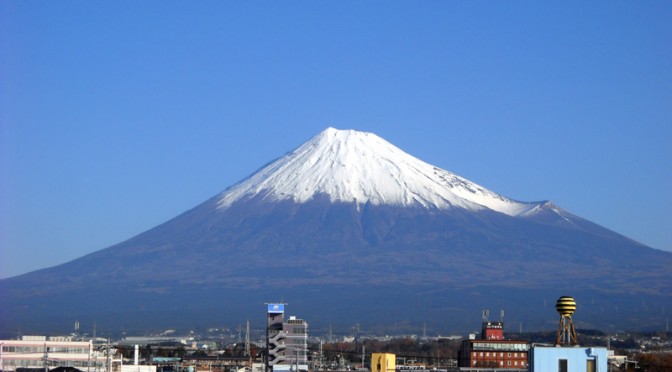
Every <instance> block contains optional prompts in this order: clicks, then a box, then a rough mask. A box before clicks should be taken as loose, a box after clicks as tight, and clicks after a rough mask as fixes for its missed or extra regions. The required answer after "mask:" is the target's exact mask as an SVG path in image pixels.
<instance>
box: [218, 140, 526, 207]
mask: <svg viewBox="0 0 672 372" xmlns="http://www.w3.org/2000/svg"><path fill="white" fill-rule="evenodd" d="M318 196H319V197H324V196H326V197H328V198H329V199H330V200H331V201H332V202H344V203H356V204H357V205H362V204H366V203H371V204H374V205H382V204H385V205H396V206H413V207H423V208H428V209H448V208H453V207H458V208H464V209H468V210H473V211H476V210H483V209H486V208H487V209H491V210H494V211H497V212H501V213H505V214H507V215H510V216H519V215H524V214H525V213H527V212H529V211H531V210H532V209H534V208H535V207H536V206H538V205H539V203H522V202H517V201H514V200H511V199H508V198H506V197H503V196H501V195H498V194H496V193H494V192H492V191H490V190H488V189H486V188H484V187H481V186H479V185H477V184H475V183H473V182H471V181H468V180H466V179H464V178H462V177H459V176H457V175H455V174H453V173H451V172H448V171H446V170H443V169H440V168H438V167H435V166H433V165H431V164H428V163H425V162H423V161H421V160H419V159H417V158H415V157H413V156H411V155H409V154H407V153H405V152H404V151H402V150H401V149H399V148H397V147H396V146H394V145H392V144H390V143H389V142H387V141H385V140H384V139H382V138H381V137H379V136H377V135H375V134H373V133H367V132H360V131H355V130H338V129H334V128H327V129H326V130H324V131H322V132H321V133H319V134H318V135H317V136H315V137H313V138H312V139H310V140H309V141H307V142H306V143H304V144H303V145H301V146H299V147H298V148H297V149H295V150H294V151H292V152H290V153H288V154H287V155H285V156H283V157H281V158H279V159H277V160H275V161H274V162H272V163H270V164H268V165H267V166H265V167H264V168H262V169H261V170H259V171H258V172H256V173H254V174H252V175H251V176H249V177H248V178H246V179H244V180H243V181H241V182H239V183H237V184H236V185H234V186H232V187H230V188H228V189H227V190H225V191H224V192H223V193H222V194H221V195H220V196H219V200H218V207H219V208H220V209H225V208H228V207H229V206H230V205H231V204H233V203H234V202H236V201H238V200H241V199H248V198H254V197H261V198H262V200H266V201H279V200H287V199H291V200H293V201H295V202H298V203H303V202H307V201H309V200H311V199H313V198H316V197H318Z"/></svg>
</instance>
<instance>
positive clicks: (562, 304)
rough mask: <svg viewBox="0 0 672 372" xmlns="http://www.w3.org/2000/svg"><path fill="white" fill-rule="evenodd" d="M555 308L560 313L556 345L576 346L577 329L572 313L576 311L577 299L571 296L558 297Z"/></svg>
mask: <svg viewBox="0 0 672 372" xmlns="http://www.w3.org/2000/svg"><path fill="white" fill-rule="evenodd" d="M555 309H556V310H557V311H558V313H560V324H559V325H558V334H557V336H556V338H555V345H556V346H576V345H577V344H578V342H577V339H576V330H575V329H574V322H573V321H572V314H574V311H576V301H575V300H574V298H572V297H569V296H562V297H560V298H558V301H557V302H556V303H555Z"/></svg>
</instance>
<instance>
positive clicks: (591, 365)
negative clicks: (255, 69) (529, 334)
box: [530, 346, 608, 372]
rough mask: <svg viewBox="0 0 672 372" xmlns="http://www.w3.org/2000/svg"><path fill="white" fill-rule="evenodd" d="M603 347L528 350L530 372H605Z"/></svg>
mask: <svg viewBox="0 0 672 372" xmlns="http://www.w3.org/2000/svg"><path fill="white" fill-rule="evenodd" d="M607 354H608V353H607V349H606V348H604V347H557V346H556V347H550V346H546V347H541V346H535V347H532V349H531V350H530V372H605V371H607V357H608V355H607Z"/></svg>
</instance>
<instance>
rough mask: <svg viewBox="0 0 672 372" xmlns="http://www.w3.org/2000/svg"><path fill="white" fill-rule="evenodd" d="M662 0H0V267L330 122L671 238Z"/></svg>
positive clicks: (71, 246) (638, 235) (175, 197)
mask: <svg viewBox="0 0 672 372" xmlns="http://www.w3.org/2000/svg"><path fill="white" fill-rule="evenodd" d="M671 19H672V2H670V1H645V2H633V1H627V2H625V1H623V2H615V1H605V2H602V1H596V2H584V1H580V2H555V3H547V2H543V3H542V2H523V1H520V2H508V1H507V2H503V1H498V2H493V1H488V2H478V1H476V2H452V1H392V2H375V1H374V2H364V1H301V2H299V1H287V2H276V1H273V2H256V1H252V2H250V1H240V2H223V1H212V2H210V1H197V2H191V1H181V2H170V1H119V2H117V1H115V2H102V1H11V0H6V1H2V2H0V277H9V276H14V275H18V274H22V273H25V272H29V271H32V270H36V269H40V268H44V267H48V266H53V265H56V264H60V263H64V262H66V261H69V260H72V259H75V258H77V257H80V256H82V255H84V254H86V253H90V252H93V251H96V250H99V249H102V248H105V247H108V246H110V245H112V244H115V243H118V242H121V241H123V240H126V239H128V238H131V237H132V236H134V235H136V234H138V233H140V232H142V231H145V230H147V229H149V228H152V227H154V226H156V225H158V224H160V223H162V222H165V221H166V220H168V219H170V218H172V217H174V216H176V215H178V214H179V213H181V212H183V211H185V210H187V209H190V208H191V207H194V206H196V205H197V204H199V203H200V202H203V201H205V200H206V199H208V198H210V197H212V196H214V195H215V194H217V193H218V192H220V191H222V190H224V189H225V188H226V187H227V186H230V185H231V184H233V183H235V182H237V181H239V180H241V179H242V178H244V177H246V176H247V175H249V174H250V173H252V172H253V171H254V170H256V169H257V168H258V167H260V166H261V165H263V164H265V163H266V162H268V161H270V160H272V159H274V158H276V157H278V156H281V155H282V154H284V153H285V152H287V151H289V150H292V149H293V148H295V147H297V146H298V145H300V144H301V143H303V142H304V141H306V140H307V139H309V138H310V137H312V136H313V135H315V134H317V133H318V132H320V131H321V130H323V129H324V128H326V127H328V126H333V127H336V128H340V129H358V130H364V131H371V132H374V133H376V134H378V135H380V136H382V137H383V138H386V139H387V140H388V141H390V142H392V143H393V144H395V145H397V146H398V147H400V148H402V149H403V150H405V151H406V152H408V153H410V154H412V155H414V156H416V157H418V158H420V159H422V160H424V161H427V162H429V163H432V164H434V165H436V166H439V167H441V168H444V169H447V170H449V171H452V172H454V173H457V174H458V175H461V176H463V177H466V178H468V179H470V180H472V181H474V182H476V183H479V184H481V185H482V186H485V187H487V188H489V189H491V190H493V191H495V192H498V193H500V194H503V195H505V196H508V197H511V198H514V199H517V200H522V201H538V200H546V199H550V200H552V201H553V202H555V203H556V204H558V205H559V206H561V207H562V208H564V209H566V210H568V211H570V212H572V213H574V214H577V215H579V216H581V217H584V218H587V219H589V220H591V221H594V222H596V223H599V224H601V225H603V226H605V227H608V228H610V229H612V230H615V231H617V232H619V233H621V234H624V235H626V236H628V237H631V238H633V239H635V240H638V241H640V242H642V243H645V244H647V245H649V246H652V247H654V248H658V249H664V250H672V143H671V141H672V22H670V20H671Z"/></svg>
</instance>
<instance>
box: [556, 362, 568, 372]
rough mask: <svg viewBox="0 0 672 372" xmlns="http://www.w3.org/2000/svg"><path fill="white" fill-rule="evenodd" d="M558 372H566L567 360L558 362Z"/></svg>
mask: <svg viewBox="0 0 672 372" xmlns="http://www.w3.org/2000/svg"><path fill="white" fill-rule="evenodd" d="M558 372H567V359H559V360H558Z"/></svg>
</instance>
